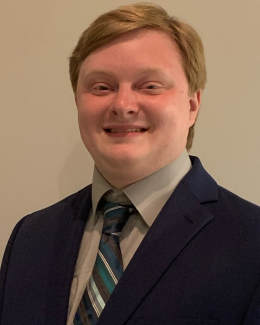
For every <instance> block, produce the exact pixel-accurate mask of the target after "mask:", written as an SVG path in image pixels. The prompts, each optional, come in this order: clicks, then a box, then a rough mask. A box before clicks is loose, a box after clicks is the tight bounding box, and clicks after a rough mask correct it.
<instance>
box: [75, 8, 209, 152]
mask: <svg viewBox="0 0 260 325" xmlns="http://www.w3.org/2000/svg"><path fill="white" fill-rule="evenodd" d="M142 29H145V30H147V29H148V30H149V29H152V30H157V31H161V32H164V33H166V34H168V35H169V36H170V37H171V38H172V39H173V40H174V41H175V42H176V44H177V45H178V48H179V51H180V55H181V60H182V66H183V70H184V73H185V75H186V78H187V82H188V85H189V92H190V94H192V93H194V92H196V91H198V90H203V89H204V88H205V84H206V78H207V77H206V65H205V57H204V48H203V44H202V41H201V38H200V36H199V35H198V33H197V32H196V31H195V30H194V29H193V28H192V27H191V26H190V25H188V24H186V23H185V22H183V21H180V20H179V19H177V18H176V17H172V16H169V15H168V13H167V12H166V11H165V10H164V9H163V8H162V7H160V6H159V5H156V4H152V3H147V2H144V3H142V2H141V3H136V4H131V5H128V6H122V7H119V8H118V9H115V10H111V11H109V12H106V13H104V14H102V15H100V16H99V17H98V18H97V19H96V20H95V21H94V22H93V23H92V24H91V25H90V26H89V27H88V28H87V29H86V30H85V31H84V32H83V33H82V35H81V37H80V38H79V41H78V43H77V45H76V47H75V49H74V50H73V52H72V55H71V57H70V64H69V72H70V80H71V84H72V88H73V91H74V93H76V90H77V83H78V77H79V71H80V67H81V65H82V63H83V61H84V60H85V58H86V57H87V56H88V55H89V54H90V53H92V52H94V51H95V50H97V49H99V48H100V47H102V46H104V45H106V44H108V43H109V42H111V41H112V40H114V39H116V38H118V37H119V36H121V35H122V34H124V33H127V32H130V31H135V30H142ZM194 124H195V123H194ZM193 138H194V125H192V126H191V127H190V129H189V134H188V137H187V143H186V148H187V150H189V149H190V148H191V146H192V142H193Z"/></svg>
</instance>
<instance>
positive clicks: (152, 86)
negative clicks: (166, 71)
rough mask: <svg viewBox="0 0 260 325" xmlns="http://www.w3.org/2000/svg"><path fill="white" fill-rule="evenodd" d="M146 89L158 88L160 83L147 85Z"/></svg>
mask: <svg viewBox="0 0 260 325" xmlns="http://www.w3.org/2000/svg"><path fill="white" fill-rule="evenodd" d="M145 88H146V89H158V88H159V86H158V85H154V84H149V85H146V86H145Z"/></svg>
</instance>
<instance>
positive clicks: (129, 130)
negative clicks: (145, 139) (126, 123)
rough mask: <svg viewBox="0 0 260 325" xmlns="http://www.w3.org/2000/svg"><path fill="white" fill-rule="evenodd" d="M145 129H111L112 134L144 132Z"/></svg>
mask: <svg viewBox="0 0 260 325" xmlns="http://www.w3.org/2000/svg"><path fill="white" fill-rule="evenodd" d="M143 131H144V129H109V132H111V133H123V132H125V133H128V132H143Z"/></svg>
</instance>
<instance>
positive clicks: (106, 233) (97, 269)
mask: <svg viewBox="0 0 260 325" xmlns="http://www.w3.org/2000/svg"><path fill="white" fill-rule="evenodd" d="M121 195H122V194H121ZM123 195H124V194H123ZM124 198H126V196H125V195H124ZM128 202H129V201H128ZM100 204H103V213H104V225H103V229H102V235H101V240H100V244H99V250H98V255H97V258H96V262H95V265H94V268H93V272H92V275H91V277H90V280H89V283H88V285H87V288H86V290H85V292H84V294H83V297H82V299H81V302H80V304H79V307H78V310H77V313H76V315H75V319H74V325H95V324H96V323H97V321H98V318H99V316H100V314H101V312H102V310H103V308H104V307H105V304H106V303H107V301H108V299H109V297H110V295H111V293H112V292H113V290H114V288H115V286H116V284H117V282H118V281H119V279H120V277H121V275H122V274H123V261H122V255H121V251H120V246H119V236H120V235H121V232H122V229H123V227H124V225H125V223H126V222H127V220H128V218H129V216H130V214H131V213H132V212H133V209H134V206H133V205H132V204H127V205H126V204H125V203H124V205H123V204H120V203H118V202H116V203H115V202H108V201H106V200H105V199H104V198H102V199H101V202H100Z"/></svg>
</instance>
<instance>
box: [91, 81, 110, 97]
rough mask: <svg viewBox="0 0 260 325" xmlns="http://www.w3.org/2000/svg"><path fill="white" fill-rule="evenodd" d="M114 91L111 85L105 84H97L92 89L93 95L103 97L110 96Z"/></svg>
mask: <svg viewBox="0 0 260 325" xmlns="http://www.w3.org/2000/svg"><path fill="white" fill-rule="evenodd" d="M112 91H114V89H113V88H112V87H111V86H110V85H107V84H103V83H95V84H94V85H93V86H92V87H91V92H92V94H93V95H96V96H103V95H106V94H109V93H110V92H112Z"/></svg>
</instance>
